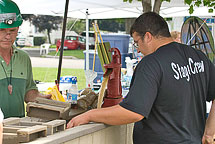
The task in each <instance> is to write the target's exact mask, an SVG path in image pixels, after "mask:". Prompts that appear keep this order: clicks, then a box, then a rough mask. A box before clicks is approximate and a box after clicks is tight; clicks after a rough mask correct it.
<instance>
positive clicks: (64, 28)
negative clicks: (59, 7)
mask: <svg viewBox="0 0 215 144" xmlns="http://www.w3.org/2000/svg"><path fill="white" fill-rule="evenodd" d="M68 6H69V0H66V4H65V11H64V19H63V30H62V37H61V46H60V57H59V64H58V74H57V81H55V83H56V85H57V87H58V90H59V84H60V75H61V67H62V59H63V48H64V38H65V31H66V21H67V13H68Z"/></svg>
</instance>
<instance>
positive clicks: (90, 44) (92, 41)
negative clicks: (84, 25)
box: [80, 31, 95, 49]
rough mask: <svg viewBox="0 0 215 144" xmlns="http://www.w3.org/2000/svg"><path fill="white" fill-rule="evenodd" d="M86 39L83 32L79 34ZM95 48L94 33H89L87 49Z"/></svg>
mask: <svg viewBox="0 0 215 144" xmlns="http://www.w3.org/2000/svg"><path fill="white" fill-rule="evenodd" d="M80 35H81V36H83V37H84V38H85V39H86V31H83V32H82V33H81V34H80ZM94 48H95V33H94V31H89V49H94Z"/></svg>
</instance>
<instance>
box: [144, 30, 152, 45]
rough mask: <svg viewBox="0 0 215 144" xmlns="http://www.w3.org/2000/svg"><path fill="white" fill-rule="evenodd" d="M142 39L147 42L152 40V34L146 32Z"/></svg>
mask: <svg viewBox="0 0 215 144" xmlns="http://www.w3.org/2000/svg"><path fill="white" fill-rule="evenodd" d="M144 40H145V41H146V42H147V43H149V42H151V41H152V34H151V33H150V32H146V34H145V36H144Z"/></svg>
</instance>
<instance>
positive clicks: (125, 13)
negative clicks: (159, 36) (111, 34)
mask: <svg viewBox="0 0 215 144" xmlns="http://www.w3.org/2000/svg"><path fill="white" fill-rule="evenodd" d="M13 1H14V2H16V3H17V4H18V6H19V7H20V10H21V13H23V14H43V15H44V14H45V15H61V16H63V13H64V9H65V1H63V0H36V1H35V0H13ZM152 3H153V0H152ZM188 8H189V7H188V5H185V4H184V0H171V2H170V3H169V2H165V1H164V2H163V3H162V5H161V10H160V14H161V15H162V16H163V17H176V16H190V14H189V12H188ZM86 9H88V12H89V16H88V18H89V19H107V18H131V17H138V16H139V15H140V14H141V13H142V3H141V2H139V1H136V0H134V1H133V2H132V3H129V2H123V0H108V1H103V0H91V1H90V0H70V1H69V10H68V17H73V18H80V19H85V18H86V14H85V13H86ZM192 15H193V16H213V15H215V12H214V13H208V9H207V7H200V8H197V7H196V8H195V11H194V13H193V14H192Z"/></svg>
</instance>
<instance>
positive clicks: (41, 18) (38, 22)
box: [32, 15, 63, 43]
mask: <svg viewBox="0 0 215 144" xmlns="http://www.w3.org/2000/svg"><path fill="white" fill-rule="evenodd" d="M62 20H63V18H62V17H59V16H49V15H38V16H36V17H35V18H33V19H32V24H33V25H34V26H35V27H37V28H38V31H39V32H42V31H45V30H46V31H47V35H48V40H49V43H51V38H50V32H51V31H52V30H57V29H59V27H60V26H61V24H62Z"/></svg>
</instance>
